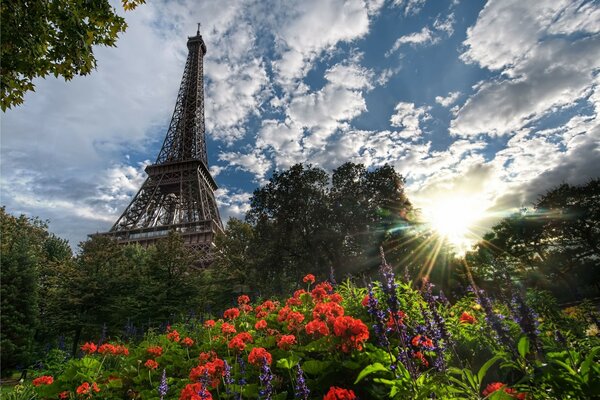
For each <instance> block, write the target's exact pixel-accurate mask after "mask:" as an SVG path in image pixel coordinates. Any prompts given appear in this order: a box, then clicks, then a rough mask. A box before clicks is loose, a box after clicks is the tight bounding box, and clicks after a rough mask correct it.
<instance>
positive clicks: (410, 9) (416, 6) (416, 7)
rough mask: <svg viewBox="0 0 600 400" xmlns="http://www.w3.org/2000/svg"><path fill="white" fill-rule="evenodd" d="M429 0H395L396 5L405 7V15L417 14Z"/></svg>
mask: <svg viewBox="0 0 600 400" xmlns="http://www.w3.org/2000/svg"><path fill="white" fill-rule="evenodd" d="M426 1H427V0H394V3H393V4H394V6H396V7H402V8H404V15H405V16H406V15H417V14H418V13H419V12H420V11H421V10H422V9H423V6H424V5H425V2H426Z"/></svg>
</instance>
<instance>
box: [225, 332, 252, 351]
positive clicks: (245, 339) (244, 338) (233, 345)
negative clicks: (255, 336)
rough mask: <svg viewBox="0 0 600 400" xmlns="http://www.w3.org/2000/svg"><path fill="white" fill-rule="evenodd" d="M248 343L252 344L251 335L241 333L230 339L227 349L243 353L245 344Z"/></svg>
mask: <svg viewBox="0 0 600 400" xmlns="http://www.w3.org/2000/svg"><path fill="white" fill-rule="evenodd" d="M250 342H252V335H250V334H249V333H248V332H242V333H238V334H237V335H235V336H234V337H233V339H231V341H230V342H229V345H228V347H229V348H230V349H235V350H237V351H244V349H245V348H246V343H250Z"/></svg>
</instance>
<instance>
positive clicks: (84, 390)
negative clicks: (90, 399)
mask: <svg viewBox="0 0 600 400" xmlns="http://www.w3.org/2000/svg"><path fill="white" fill-rule="evenodd" d="M92 390H93V391H94V392H96V393H98V392H99V391H100V388H99V387H98V385H97V384H96V382H94V383H92V385H91V386H90V384H89V383H87V382H83V383H82V384H81V385H79V387H78V388H77V390H76V392H77V394H91V392H92Z"/></svg>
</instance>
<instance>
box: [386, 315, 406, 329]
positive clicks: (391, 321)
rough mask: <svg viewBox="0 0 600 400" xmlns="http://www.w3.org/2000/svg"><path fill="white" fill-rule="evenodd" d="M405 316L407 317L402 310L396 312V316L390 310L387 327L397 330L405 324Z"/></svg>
mask: <svg viewBox="0 0 600 400" xmlns="http://www.w3.org/2000/svg"><path fill="white" fill-rule="evenodd" d="M404 318H406V314H404V313H403V312H402V311H397V312H396V317H395V318H394V315H393V314H392V313H391V312H390V313H389V315H388V321H387V327H388V328H389V329H392V330H397V329H398V328H399V327H401V326H403V325H404Z"/></svg>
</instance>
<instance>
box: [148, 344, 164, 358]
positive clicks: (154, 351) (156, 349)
mask: <svg viewBox="0 0 600 400" xmlns="http://www.w3.org/2000/svg"><path fill="white" fill-rule="evenodd" d="M146 352H147V353H148V354H150V355H152V356H154V357H160V356H161V354H162V352H163V348H162V347H160V346H152V347H148V348H147V349H146Z"/></svg>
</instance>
